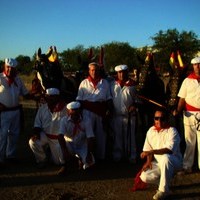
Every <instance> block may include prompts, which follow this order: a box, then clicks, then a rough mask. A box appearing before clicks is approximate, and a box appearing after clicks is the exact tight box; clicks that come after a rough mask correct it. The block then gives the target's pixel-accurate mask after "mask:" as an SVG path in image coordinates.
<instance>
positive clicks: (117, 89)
mask: <svg viewBox="0 0 200 200" xmlns="http://www.w3.org/2000/svg"><path fill="white" fill-rule="evenodd" d="M111 95H112V97H113V103H114V107H115V112H116V114H121V115H124V114H127V113H128V109H129V107H130V106H131V105H133V103H136V101H137V97H136V90H135V87H134V86H124V87H123V88H121V86H120V84H119V83H118V82H117V81H113V82H112V84H111Z"/></svg>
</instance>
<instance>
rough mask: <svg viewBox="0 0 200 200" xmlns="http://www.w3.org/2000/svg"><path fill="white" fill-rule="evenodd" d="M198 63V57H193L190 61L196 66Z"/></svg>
mask: <svg viewBox="0 0 200 200" xmlns="http://www.w3.org/2000/svg"><path fill="white" fill-rule="evenodd" d="M198 63H200V57H195V58H193V59H192V60H191V64H198Z"/></svg>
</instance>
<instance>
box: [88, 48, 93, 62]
mask: <svg viewBox="0 0 200 200" xmlns="http://www.w3.org/2000/svg"><path fill="white" fill-rule="evenodd" d="M92 57H93V50H92V48H90V50H89V53H88V60H89V61H91V60H92Z"/></svg>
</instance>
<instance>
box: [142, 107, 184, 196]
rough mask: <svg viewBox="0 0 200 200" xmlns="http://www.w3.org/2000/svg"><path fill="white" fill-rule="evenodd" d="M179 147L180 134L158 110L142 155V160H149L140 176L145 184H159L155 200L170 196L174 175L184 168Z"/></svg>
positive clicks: (164, 112) (164, 113)
mask: <svg viewBox="0 0 200 200" xmlns="http://www.w3.org/2000/svg"><path fill="white" fill-rule="evenodd" d="M179 145H180V137H179V134H178V132H177V130H176V129H175V128H174V127H171V126H169V124H168V123H167V113H166V111H165V110H162V109H157V110H156V112H155V115H154V126H152V127H151V128H150V129H149V130H148V132H147V134H146V139H145V143H144V147H143V152H142V153H141V158H146V159H147V160H146V163H145V164H144V165H143V168H142V173H141V175H140V178H141V180H142V181H143V182H145V183H152V184H158V190H157V192H156V194H155V195H154V196H153V199H164V198H166V196H168V195H169V187H170V182H171V180H172V178H173V175H174V174H175V172H176V171H178V170H180V169H181V167H182V155H181V153H180V146H179Z"/></svg>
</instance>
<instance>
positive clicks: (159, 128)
mask: <svg viewBox="0 0 200 200" xmlns="http://www.w3.org/2000/svg"><path fill="white" fill-rule="evenodd" d="M169 127H170V126H169V125H166V127H162V128H161V127H158V126H155V125H154V130H157V131H158V132H159V131H160V130H162V129H168V128H169Z"/></svg>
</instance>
